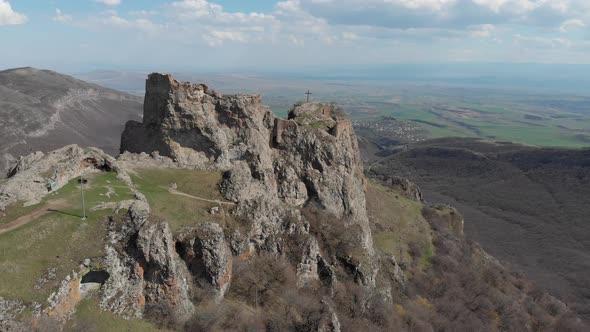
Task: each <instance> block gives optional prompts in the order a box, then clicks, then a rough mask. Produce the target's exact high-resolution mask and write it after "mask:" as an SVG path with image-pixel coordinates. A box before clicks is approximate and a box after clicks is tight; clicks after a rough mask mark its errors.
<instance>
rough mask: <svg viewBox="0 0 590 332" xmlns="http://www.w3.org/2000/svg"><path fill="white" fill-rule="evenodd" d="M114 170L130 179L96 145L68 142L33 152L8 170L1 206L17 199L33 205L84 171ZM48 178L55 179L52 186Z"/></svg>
mask: <svg viewBox="0 0 590 332" xmlns="http://www.w3.org/2000/svg"><path fill="white" fill-rule="evenodd" d="M99 170H107V171H116V172H117V174H118V177H119V178H120V179H121V180H123V181H125V182H128V183H130V181H131V179H130V178H129V175H128V174H127V173H126V172H125V171H123V170H122V169H121V168H120V167H119V166H118V163H117V161H116V160H115V159H114V158H113V157H111V156H109V155H108V154H106V153H104V152H102V151H101V150H99V149H94V148H91V149H87V150H85V149H82V148H81V147H79V146H77V145H69V146H66V147H63V148H61V149H59V150H55V151H53V152H50V153H48V154H44V153H43V152H35V153H33V154H31V155H28V156H26V157H22V158H20V159H19V160H18V162H17V163H16V165H15V166H14V167H13V168H12V169H11V170H10V172H9V180H8V181H7V182H6V183H5V184H4V185H0V210H2V209H4V208H6V207H7V206H8V205H10V204H14V203H16V202H24V205H34V204H37V203H39V202H40V200H41V199H42V198H43V197H45V196H46V195H47V194H48V193H49V192H51V191H53V190H58V189H60V188H61V187H63V186H64V185H66V184H67V183H68V182H69V181H70V180H71V179H73V178H76V177H78V176H80V175H81V174H83V173H87V172H93V171H99ZM51 182H54V186H53V188H51Z"/></svg>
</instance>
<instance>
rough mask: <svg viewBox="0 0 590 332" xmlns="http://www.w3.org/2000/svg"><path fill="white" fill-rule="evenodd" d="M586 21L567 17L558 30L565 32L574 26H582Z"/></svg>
mask: <svg viewBox="0 0 590 332" xmlns="http://www.w3.org/2000/svg"><path fill="white" fill-rule="evenodd" d="M584 27H586V23H584V22H583V21H582V20H579V19H569V20H567V21H565V22H563V23H562V24H561V26H560V27H559V31H561V32H563V33H566V32H569V31H570V30H572V29H575V28H584Z"/></svg>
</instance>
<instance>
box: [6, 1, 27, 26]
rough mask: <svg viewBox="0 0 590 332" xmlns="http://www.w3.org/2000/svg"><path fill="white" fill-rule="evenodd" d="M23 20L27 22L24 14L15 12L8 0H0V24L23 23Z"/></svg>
mask: <svg viewBox="0 0 590 332" xmlns="http://www.w3.org/2000/svg"><path fill="white" fill-rule="evenodd" d="M25 22H27V17H26V16H25V15H23V14H20V13H17V12H15V11H14V10H13V9H12V7H11V6H10V3H9V2H8V1H5V0H0V25H14V24H23V23H25Z"/></svg>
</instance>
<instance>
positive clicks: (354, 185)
mask: <svg viewBox="0 0 590 332" xmlns="http://www.w3.org/2000/svg"><path fill="white" fill-rule="evenodd" d="M125 151H128V152H132V153H142V152H145V153H154V152H155V151H157V152H158V153H159V154H160V155H162V156H164V157H170V158H172V159H173V160H174V161H175V162H176V163H177V164H178V165H179V166H180V167H188V168H207V169H216V170H221V171H224V172H225V180H224V182H223V184H222V192H223V194H224V195H225V197H226V198H227V199H230V200H233V201H235V202H236V203H238V207H237V209H236V213H237V214H241V215H242V216H244V217H246V218H247V219H248V220H250V221H251V223H252V225H251V230H250V231H249V234H247V236H248V238H249V239H250V242H252V243H253V244H254V246H255V249H258V250H260V249H263V250H266V251H271V252H284V251H285V249H284V248H283V245H282V243H283V242H284V239H282V237H283V236H293V235H294V234H296V233H297V234H304V233H305V234H307V233H309V223H308V221H307V220H305V218H303V217H302V216H301V215H300V213H299V209H301V208H304V207H309V206H317V207H319V208H322V209H323V210H325V211H326V213H327V214H329V215H331V216H333V217H332V218H330V219H331V220H325V221H323V222H330V223H334V227H342V228H345V229H347V231H348V233H349V234H351V239H352V240H353V241H355V242H356V243H358V246H357V248H355V250H354V251H353V252H352V251H350V252H341V253H340V254H339V255H338V257H336V258H335V260H340V261H346V262H345V264H347V265H348V268H349V269H350V270H353V271H351V272H352V273H354V274H355V275H357V276H358V279H359V281H360V282H361V283H363V284H365V285H374V282H375V280H374V278H375V274H376V272H377V271H376V266H377V265H378V264H377V262H376V256H375V251H374V248H373V241H372V236H371V231H370V228H369V223H368V218H367V213H366V207H365V192H364V190H365V177H364V175H363V168H362V164H361V160H360V157H359V151H358V146H357V140H356V137H355V135H354V131H353V129H352V124H351V122H350V121H349V120H348V119H347V118H346V116H345V115H343V114H342V113H341V112H339V111H338V109H337V108H336V107H335V106H333V105H328V104H320V103H307V104H302V105H297V106H296V107H295V108H294V109H293V110H292V111H291V112H290V114H289V119H287V120H284V119H280V118H277V117H275V116H274V115H273V113H272V112H271V111H270V110H269V109H268V107H266V106H263V105H262V99H261V97H260V96H258V95H222V94H220V93H216V92H213V91H210V90H209V89H208V87H207V86H206V85H203V84H190V83H180V82H178V81H176V80H174V79H173V78H172V77H171V76H170V75H162V74H152V75H150V76H149V78H148V80H147V84H146V97H145V104H144V122H143V123H138V122H135V121H130V122H128V123H127V126H126V128H125V131H124V133H123V135H122V139H121V152H125ZM293 220H295V222H293ZM303 242H304V243H306V244H305V245H304V246H305V247H306V248H304V249H302V250H301V252H300V254H301V255H303V253H304V252H308V253H309V252H316V253H319V250H313V248H312V247H313V245H314V244H313V241H303ZM303 256H305V255H303ZM303 256H302V257H301V261H302V262H303V261H309V259H306V258H304V257H303ZM308 258H309V257H308ZM310 259H311V261H317V257H312V258H310ZM305 264H307V263H305ZM305 264H304V265H305ZM308 270H309V269H308ZM316 274H317V273H316Z"/></svg>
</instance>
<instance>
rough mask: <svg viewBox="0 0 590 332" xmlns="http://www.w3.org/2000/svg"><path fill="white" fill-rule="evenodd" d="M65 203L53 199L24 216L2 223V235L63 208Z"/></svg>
mask: <svg viewBox="0 0 590 332" xmlns="http://www.w3.org/2000/svg"><path fill="white" fill-rule="evenodd" d="M64 206H65V205H64V203H63V202H61V201H52V202H49V204H46V205H44V206H43V207H40V208H37V209H35V210H33V211H31V212H29V213H27V214H25V215H24V216H21V217H19V218H17V219H15V220H14V221H11V222H9V223H7V224H3V225H0V235H2V234H5V233H8V232H10V231H13V230H15V229H17V228H19V227H21V226H24V225H27V224H29V223H31V222H33V221H35V220H37V219H39V218H41V217H43V216H45V215H46V214H49V213H51V212H55V210H57V209H60V208H63V207H64Z"/></svg>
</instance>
